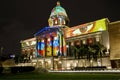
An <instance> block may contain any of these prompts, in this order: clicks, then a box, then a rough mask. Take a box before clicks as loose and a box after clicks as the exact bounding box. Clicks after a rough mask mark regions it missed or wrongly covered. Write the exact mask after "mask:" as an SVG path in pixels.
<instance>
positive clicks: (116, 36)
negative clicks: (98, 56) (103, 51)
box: [108, 21, 120, 68]
mask: <svg viewBox="0 0 120 80" xmlns="http://www.w3.org/2000/svg"><path fill="white" fill-rule="evenodd" d="M108 31H109V39H110V60H111V64H112V67H113V68H120V42H119V41H120V21H115V22H111V23H110V24H109V28H108Z"/></svg>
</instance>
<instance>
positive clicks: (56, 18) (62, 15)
mask: <svg viewBox="0 0 120 80" xmlns="http://www.w3.org/2000/svg"><path fill="white" fill-rule="evenodd" d="M68 23H69V18H68V16H67V13H66V11H65V9H64V8H63V7H61V6H60V2H57V6H56V7H54V8H53V9H52V11H51V14H50V17H49V19H48V24H49V26H50V27H56V26H59V27H65V26H67V25H68Z"/></svg>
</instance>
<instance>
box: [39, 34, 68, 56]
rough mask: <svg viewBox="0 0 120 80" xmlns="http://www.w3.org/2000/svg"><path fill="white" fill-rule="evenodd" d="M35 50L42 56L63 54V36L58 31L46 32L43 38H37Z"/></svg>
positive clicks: (64, 47)
mask: <svg viewBox="0 0 120 80" xmlns="http://www.w3.org/2000/svg"><path fill="white" fill-rule="evenodd" d="M50 35H52V36H50ZM52 50H53V51H52ZM37 51H38V53H39V55H40V56H42V57H44V56H46V57H50V56H64V55H65V53H66V44H65V40H64V37H62V35H61V34H60V33H59V32H52V33H50V34H46V37H45V38H42V39H40V40H38V44H37Z"/></svg>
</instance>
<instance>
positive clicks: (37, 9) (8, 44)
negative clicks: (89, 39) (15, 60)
mask: <svg viewBox="0 0 120 80" xmlns="http://www.w3.org/2000/svg"><path fill="white" fill-rule="evenodd" d="M59 1H60V2H61V6H62V7H64V8H65V10H66V12H67V14H68V16H69V19H70V26H76V25H79V24H82V23H87V22H91V21H95V20H98V19H101V18H104V17H105V18H106V17H107V18H108V19H109V20H110V21H111V22H112V21H117V20H120V4H119V2H117V1H119V0H59ZM56 2H57V0H1V1H0V47H1V46H3V47H4V54H11V53H13V54H14V53H15V54H16V53H20V41H21V40H24V39H28V38H32V37H33V35H34V34H35V33H36V32H37V31H39V30H40V29H41V28H43V27H45V26H47V25H48V18H49V15H50V13H51V10H52V9H53V7H55V6H56Z"/></svg>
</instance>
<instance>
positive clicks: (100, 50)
mask: <svg viewBox="0 0 120 80" xmlns="http://www.w3.org/2000/svg"><path fill="white" fill-rule="evenodd" d="M105 50H106V48H105V47H104V45H102V44H101V43H96V44H94V45H90V46H89V53H90V55H89V56H90V57H89V58H88V59H89V60H91V59H93V60H95V61H97V60H98V58H100V60H99V61H100V64H102V56H103V55H105V52H104V51H105ZM101 66H102V65H101Z"/></svg>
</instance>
